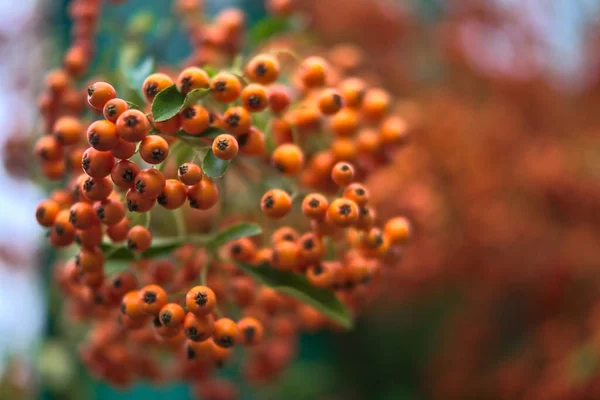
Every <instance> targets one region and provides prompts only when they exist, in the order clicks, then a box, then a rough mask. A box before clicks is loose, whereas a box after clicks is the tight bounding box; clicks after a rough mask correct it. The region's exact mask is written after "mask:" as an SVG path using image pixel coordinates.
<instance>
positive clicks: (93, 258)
mask: <svg viewBox="0 0 600 400" xmlns="http://www.w3.org/2000/svg"><path fill="white" fill-rule="evenodd" d="M75 265H76V266H77V268H78V269H79V270H80V271H83V272H91V273H94V272H102V270H103V268H104V253H102V250H100V248H99V247H95V248H94V249H92V250H88V249H81V250H80V251H79V253H77V255H76V256H75Z"/></svg>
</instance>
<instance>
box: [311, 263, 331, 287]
mask: <svg viewBox="0 0 600 400" xmlns="http://www.w3.org/2000/svg"><path fill="white" fill-rule="evenodd" d="M306 278H307V279H308V282H310V284H311V285H313V286H314V287H317V288H320V289H327V288H330V287H331V286H332V285H333V283H334V277H333V270H332V267H331V265H330V264H329V263H317V264H313V265H311V266H310V267H308V269H307V270H306Z"/></svg>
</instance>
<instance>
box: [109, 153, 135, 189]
mask: <svg viewBox="0 0 600 400" xmlns="http://www.w3.org/2000/svg"><path fill="white" fill-rule="evenodd" d="M139 172H140V167H139V166H138V165H137V164H136V163H134V162H133V161H129V160H121V161H119V162H118V163H116V164H115V165H114V167H113V168H112V170H111V171H110V177H111V179H112V181H113V183H114V184H115V185H117V186H118V187H120V188H121V189H131V188H133V185H134V183H135V177H136V176H137V174H138V173H139Z"/></svg>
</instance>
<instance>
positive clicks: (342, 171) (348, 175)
mask: <svg viewBox="0 0 600 400" xmlns="http://www.w3.org/2000/svg"><path fill="white" fill-rule="evenodd" d="M331 179H332V180H333V182H334V183H335V184H336V185H338V186H340V187H344V186H348V185H349V184H350V183H352V180H353V179H354V167H353V166H352V164H350V163H347V162H343V161H342V162H338V163H337V164H335V165H334V166H333V169H332V170H331Z"/></svg>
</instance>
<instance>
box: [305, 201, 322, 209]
mask: <svg viewBox="0 0 600 400" xmlns="http://www.w3.org/2000/svg"><path fill="white" fill-rule="evenodd" d="M320 204H321V202H320V201H319V200H317V199H311V200H310V201H309V202H308V205H309V206H310V207H311V208H317V207H319V205H320Z"/></svg>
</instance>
